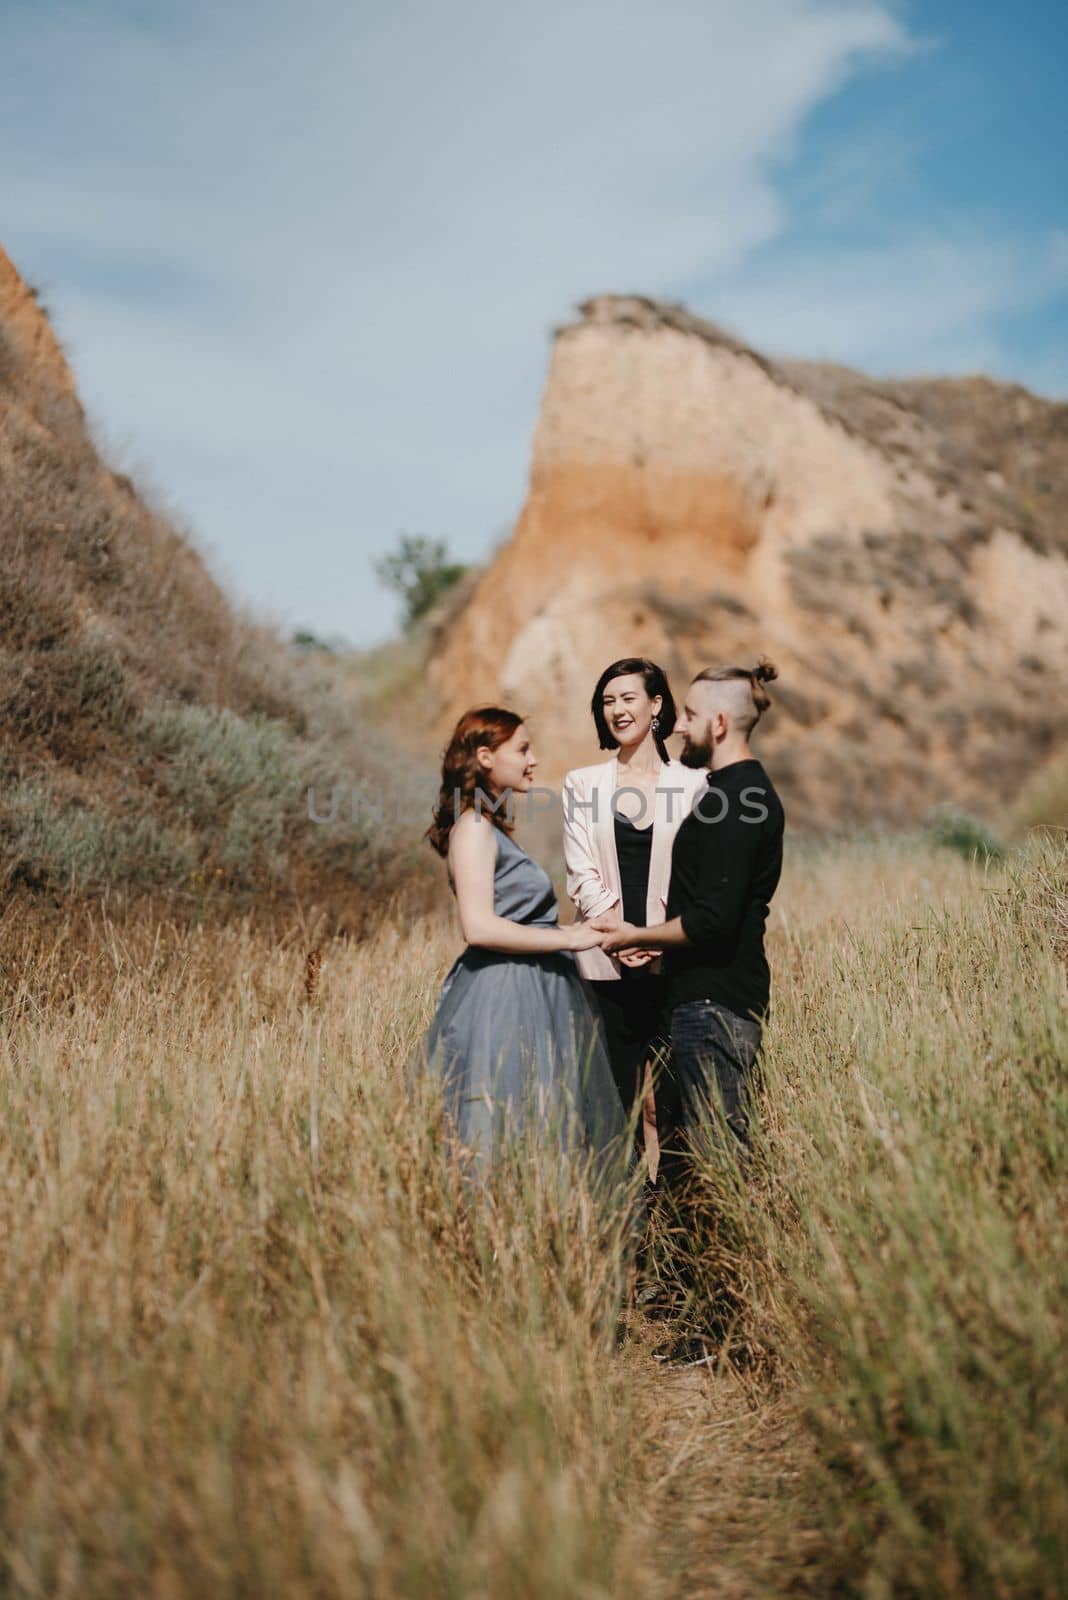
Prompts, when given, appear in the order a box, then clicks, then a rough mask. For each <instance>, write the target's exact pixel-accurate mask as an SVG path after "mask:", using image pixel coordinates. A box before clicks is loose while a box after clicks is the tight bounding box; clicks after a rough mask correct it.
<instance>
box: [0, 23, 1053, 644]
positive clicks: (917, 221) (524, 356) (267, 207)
mask: <svg viewBox="0 0 1068 1600" xmlns="http://www.w3.org/2000/svg"><path fill="white" fill-rule="evenodd" d="M1066 37H1068V29H1066V28H1065V26H1064V23H1063V20H1062V16H1061V15H1059V13H1058V11H1057V10H1056V9H1055V8H1054V6H1053V5H1052V4H1045V3H1042V4H1035V3H1032V4H1029V5H1026V6H1020V5H1018V6H1013V7H1009V6H1008V5H1005V4H997V5H987V6H983V5H982V4H978V5H971V6H966V5H964V4H960V3H955V0H954V3H949V0H945V3H935V0H931V3H926V0H915V3H911V4H906V3H903V0H902V3H895V0H833V3H832V0H747V3H746V4H745V5H744V6H741V5H739V4H737V3H736V0H661V3H660V4H658V5H657V6H656V7H655V8H654V7H653V5H652V4H651V3H645V0H643V3H640V4H639V3H635V0H566V3H565V0H540V3H539V4H538V5H537V6H534V5H533V4H530V5H526V6H512V7H509V6H502V5H501V4H500V0H454V3H453V4H452V5H450V6H443V5H440V4H432V3H430V0H418V3H415V0H390V3H389V4H388V5H386V4H380V5H378V6H368V5H363V6H360V5H356V6H354V5H352V4H351V3H345V0H306V3H305V4H303V5H302V6H301V7H299V8H298V7H297V6H295V5H285V4H282V3H280V0H258V3H256V4H253V3H252V0H218V3H215V4H209V3H207V0H186V3H183V4H181V5H172V6H161V5H153V4H148V3H135V0H128V3H125V4H104V3H96V4H94V3H93V0H81V3H80V4H79V5H77V6H60V5H55V4H50V3H47V0H34V3H33V4H32V5H31V4H22V3H21V0H0V194H2V196H3V208H2V211H0V217H2V219H3V232H2V234H0V239H2V242H3V243H4V245H5V246H6V248H7V249H8V251H9V252H10V254H11V255H12V256H13V258H14V260H15V261H16V263H17V265H18V266H19V267H20V268H21V270H22V271H23V272H24V273H25V275H26V276H27V277H28V278H29V279H30V280H31V282H33V283H34V284H36V285H37V286H38V287H39V288H40V289H41V290H42V292H43V295H44V299H45V301H46V303H47V305H48V307H49V309H50V312H51V314H52V317H53V320H54V322H55V325H56V327H57V330H58V332H59V334H60V337H61V338H62V339H63V341H64V344H65V346H66V348H67V350H68V352H69V354H70V356H71V359H72V361H73V363H74V366H75V370H76V373H77V377H78V380H79V384H80V387H81V391H82V395H83V398H84V399H85V401H86V404H87V406H88V408H89V410H90V414H91V417H92V419H93V422H94V425H95V427H96V431H97V435H98V437H99V439H100V441H101V443H102V445H103V447H104V449H105V451H106V452H107V453H108V455H109V457H110V458H111V459H112V460H113V461H114V462H115V463H116V464H117V465H120V466H123V467H125V468H126V469H127V470H131V471H132V472H133V473H134V474H135V475H136V476H137V477H138V479H139V480H140V481H141V482H142V483H144V484H145V485H146V486H147V487H148V488H149V490H150V492H151V493H152V494H153V495H154V496H155V498H156V499H157V500H158V501H160V502H161V503H162V504H163V505H164V506H165V507H166V508H167V509H168V510H170V511H171V512H172V513H173V514H174V515H175V516H176V517H177V519H178V520H179V521H180V522H181V523H182V524H183V525H184V526H185V527H186V528H187V529H188V530H189V532H190V534H191V536H192V538H193V539H194V541H195V542H196V544H197V545H198V547H199V548H201V549H202V550H203V551H204V552H205V554H206V555H207V558H208V561H209V564H210V565H211V567H212V569H213V571H215V573H216V574H217V575H218V576H219V577H220V579H221V580H222V581H223V583H224V584H225V586H226V588H227V589H228V591H229V592H230V594H231V595H232V596H233V597H234V599H235V600H236V601H237V602H238V603H239V604H242V605H244V606H246V607H247V608H249V609H250V610H252V611H253V612H254V613H255V614H257V615H259V616H262V617H267V618H270V619H272V620H274V621H276V622H278V623H279V624H280V625H281V626H283V627H284V628H287V629H288V628H290V627H294V626H310V627H312V628H313V629H315V630H316V631H317V632H320V633H323V634H328V635H329V634H336V635H341V636H344V637H346V638H348V639H350V640H352V641H353V642H355V643H358V644H370V643H373V642H376V641H378V640H380V639H381V638H383V637H385V636H386V635H387V634H388V633H389V632H391V631H392V630H393V629H394V628H395V626H396V622H397V610H396V606H395V603H394V602H393V600H392V599H391V598H390V597H389V596H388V595H386V594H385V593H384V592H383V591H382V589H381V588H380V587H379V585H378V584H377V582H376V580H375V578H374V575H373V569H372V562H373V559H374V557H375V556H376V555H378V554H380V553H382V552H383V551H385V550H387V549H388V548H390V547H391V546H392V545H393V543H394V542H395V540H396V538H397V535H398V534H399V533H400V532H401V531H409V532H421V533H426V534H430V535H432V536H435V537H443V538H446V539H447V540H448V541H449V543H450V546H451V548H452V550H453V551H454V552H455V554H456V555H458V556H460V557H461V558H464V559H471V560H475V559H480V558H481V557H483V556H485V555H486V554H487V552H488V551H489V550H490V549H492V547H493V545H494V544H495V543H496V542H497V541H498V540H499V539H500V538H501V537H503V536H504V534H505V533H506V532H507V530H508V528H509V527H510V525H511V522H512V521H513V519H514V517H515V515H516V513H517V512H518V510H519V508H520V506H521V504H522V500H523V497H524V493H525V488H526V474H527V468H528V464H529V452H530V437H531V430H532V428H533V424H534V420H535V418H536V414H537V407H538V402H539V398H540V393H541V387H542V384H543V381H544V376H545V368H546V359H547V354H548V337H549V331H550V329H551V327H552V326H553V325H554V324H556V323H559V322H561V321H564V320H567V319H568V318H569V316H570V315H571V314H572V309H573V307H574V304H575V302H576V301H578V300H580V299H582V298H584V297H585V296H587V295H589V294H594V293H599V292H606V291H638V292H643V293H647V294H652V295H658V296H664V297H667V298H671V299H679V300H683V301H685V302H686V303H688V304H689V305H690V306H691V307H692V308H693V309H694V310H696V311H699V312H702V313H704V314H705V315H707V316H710V317H712V318H714V319H715V320H718V321H720V322H723V323H725V324H726V325H728V326H729V327H731V328H733V330H734V331H735V332H737V333H738V334H740V335H741V336H742V337H743V338H745V339H747V340H749V341H750V342H751V343H753V344H755V345H757V346H758V347H760V348H762V349H765V350H767V351H768V352H769V353H780V354H790V355H799V356H812V357H824V358H830V359H835V360H840V361H845V362H849V363H851V364H854V365H857V366H861V367H864V368H867V369H868V370H870V371H873V372H877V373H906V374H907V373H924V372H956V373H959V372H976V371H988V372H991V373H993V374H995V375H997V376H1001V377H1005V378H1012V379H1015V380H1018V381H1020V382H1024V383H1027V384H1030V385H1031V386H1032V387H1035V388H1037V389H1039V390H1041V391H1043V392H1045V393H1049V394H1055V395H1061V396H1066V395H1068V338H1066V335H1068V203H1066V202H1068V194H1066V187H1068V183H1066V176H1065V162H1064V158H1063V151H1064V150H1065V148H1066V147H1068V111H1066V108H1065V107H1066V100H1068V97H1066V96H1065V94H1064V92H1063V83H1064V79H1065V65H1066V55H1068V50H1066V46H1065V42H1064V41H1065V38H1066Z"/></svg>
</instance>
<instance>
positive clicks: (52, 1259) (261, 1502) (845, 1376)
mask: <svg viewBox="0 0 1068 1600" xmlns="http://www.w3.org/2000/svg"><path fill="white" fill-rule="evenodd" d="M1037 848H1039V847H1037V846H1036V849H1037ZM1064 887H1065V885H1064V863H1063V857H1062V856H1059V855H1056V854H1054V853H1052V852H1051V851H1049V850H1048V849H1047V853H1046V854H1045V856H1043V857H1042V858H1041V860H1040V859H1039V858H1038V856H1037V855H1036V856H1035V857H1034V858H1033V859H1031V860H1029V861H1018V860H1013V861H1010V862H1009V863H1008V864H1007V865H1006V866H1004V867H1001V866H998V867H996V868H995V867H991V868H989V869H987V871H985V872H982V871H979V870H977V869H976V868H974V867H971V866H969V865H968V864H967V863H965V862H963V861H961V860H959V859H958V858H956V857H953V856H950V855H946V854H942V855H938V854H935V853H932V852H930V851H927V850H925V849H924V848H922V847H919V846H914V847H908V846H906V845H905V844H901V845H889V844H887V845H881V846H880V845H875V844H860V843H858V844H855V845H842V846H838V847H835V848H834V849H830V850H823V851H817V850H813V851H811V852H809V853H802V852H797V853H795V858H794V860H793V862H792V865H791V867H790V870H789V873H788V877H787V881H786V882H785V884H784V887H783V890H782V891H781V897H780V899H779V901H778V902H777V904H776V908H775V915H774V918H773V928H772V935H771V946H772V951H773V958H774V963H775V982H776V1013H775V1018H774V1021H773V1024H772V1026H771V1028H770V1029H769V1033H768V1043H767V1052H766V1073H765V1087H764V1091H763V1099H762V1114H761V1128H762V1133H761V1137H760V1150H759V1157H758V1166H757V1173H756V1175H755V1178H754V1180H753V1182H752V1183H751V1184H749V1185H748V1186H747V1185H745V1184H741V1183H739V1181H738V1180H737V1178H736V1176H735V1175H734V1172H733V1169H732V1168H731V1167H730V1165H729V1164H727V1163H724V1162H723V1161H722V1160H721V1159H720V1157H719V1156H718V1154H717V1151H716V1148H715V1146H714V1145H710V1146H709V1150H708V1154H707V1161H706V1163H705V1165H704V1167H703V1184H704V1190H705V1199H706V1201H707V1216H708V1218H709V1219H710V1222H709V1228H708V1231H707V1233H705V1234H703V1235H702V1237H701V1238H700V1239H698V1241H697V1253H698V1256H699V1257H701V1256H703V1258H704V1260H705V1264H706V1266H707V1264H708V1263H709V1262H711V1261H712V1260H715V1261H717V1262H719V1263H721V1264H722V1266H723V1271H724V1273H725V1274H726V1276H727V1277H729V1279H730V1288H731V1294H732V1295H733V1308H734V1313H735V1321H734V1324H733V1325H732V1330H731V1333H730V1335H729V1337H728V1338H727V1340H726V1341H725V1343H724V1346H723V1360H722V1362H721V1364H720V1366H719V1367H718V1369H717V1370H716V1371H715V1372H714V1373H701V1372H679V1373H665V1372H663V1371H661V1370H660V1369H659V1368H658V1367H657V1366H656V1365H655V1363H654V1362H653V1361H652V1360H651V1359H650V1355H649V1349H650V1344H651V1342H652V1340H653V1339H654V1338H655V1337H657V1330H656V1329H654V1328H653V1327H651V1326H647V1325H646V1324H645V1323H644V1322H643V1321H642V1319H641V1318H640V1317H637V1316H636V1315H635V1314H634V1313H633V1312H632V1311H631V1310H630V1309H629V1302H628V1277H627V1263H626V1259H625V1254H624V1252H623V1250H622V1249H621V1245H620V1237H619V1234H620V1228H619V1225H618V1223H617V1221H616V1220H615V1219H614V1218H613V1217H611V1216H606V1215H604V1214H603V1213H602V1212H601V1211H600V1210H598V1208H597V1207H596V1206H595V1204H594V1203H593V1202H592V1200H591V1198H590V1196H589V1194H588V1192H587V1191H586V1189H585V1187H584V1186H583V1185H582V1183H581V1182H570V1183H569V1182H567V1181H564V1180H562V1179H560V1178H559V1177H557V1178H555V1179H554V1177H553V1175H552V1174H551V1173H550V1172H548V1171H546V1170H544V1168H543V1166H542V1165H541V1164H539V1162H538V1160H537V1153H536V1152H533V1151H532V1152H529V1153H528V1155H529V1159H528V1160H526V1161H525V1162H517V1163H516V1165H515V1166H514V1167H513V1168H512V1169H510V1170H508V1171H506V1172H504V1173H502V1174H501V1175H500V1178H499V1180H498V1181H497V1183H496V1184H495V1186H494V1189H493V1192H492V1194H491V1195H488V1196H484V1197H482V1198H479V1199H473V1198H472V1197H471V1196H470V1194H469V1193H467V1192H466V1191H465V1190H464V1188H463V1186H462V1184H460V1183H459V1182H458V1179H457V1175H456V1172H455V1170H454V1167H453V1165H452V1162H451V1160H450V1156H449V1152H448V1151H447V1149H446V1148H445V1147H444V1145H443V1143H442V1140H441V1138H440V1136H439V1133H438V1131H437V1130H438V1124H437V1118H436V1107H435V1101H434V1095H433V1091H432V1088H430V1087H428V1086H425V1085H424V1086H422V1087H421V1088H419V1089H418V1090H417V1091H416V1092H414V1093H409V1092H407V1091H406V1090H405V1088H404V1084H403V1081H402V1067H403V1064H404V1062H405V1061H406V1059H407V1056H408V1053H409V1051H410V1049H411V1047H412V1046H413V1044H414V1043H415V1042H416V1040H417V1039H418V1037H419V1035H420V1033H421V1031H422V1029H423V1028H424V1027H425V1025H426V1022H427V1021H428V1018H429V1015H430V1010H431V1007H432V1005H433V1003H434V1000H435V998H436V994H437V989H438V985H439V983H440V979H441V977H442V975H443V973H444V971H445V969H446V967H447V965H448V963H449V961H450V960H451V959H452V957H453V955H454V954H455V953H456V949H457V932H456V928H455V924H454V923H453V921H452V919H451V916H450V915H448V914H444V915H442V914H423V915H418V916H413V915H411V914H409V913H407V912H405V911H404V908H403V905H402V903H401V902H399V901H398V902H396V903H395V904H394V905H393V907H391V908H389V910H388V914H387V916H386V917H385V919H384V921H383V923H382V925H381V926H380V928H379V929H378V931H377V932H376V933H375V935H374V936H373V937H372V938H370V939H368V940H366V941H365V942H363V943H358V944H354V943H351V942H348V941H344V940H336V941H332V942H330V943H328V944H326V945H324V946H323V947H322V949H321V952H320V958H319V960H318V961H312V962H310V963H309V960H308V957H309V954H310V952H311V951H312V950H313V949H315V948H317V941H316V940H310V939H308V938H307V937H306V934H307V932H308V930H307V929H303V930H302V929H301V928H299V927H294V928H292V929H291V930H290V931H289V933H288V935H287V936H286V937H285V938H283V939H281V940H276V941H275V942H274V943H273V944H270V945H268V944H267V943H265V941H264V940H263V938H262V935H261V934H259V933H257V932H255V931H254V930H253V929H252V928H251V927H250V925H249V924H248V923H245V924H243V925H230V926H228V927H219V928H211V927H201V928H199V929H194V930H192V931H190V932H187V933H181V934H180V936H179V934H178V933H177V930H172V934H171V935H170V936H168V935H167V933H166V931H165V930H164V932H162V933H160V930H159V929H157V930H156V933H155V934H151V930H147V931H146V930H143V931H142V932H140V933H138V932H136V930H127V931H125V932H124V931H123V930H121V929H119V928H117V927H115V926H113V925H110V924H107V923H103V924H98V929H97V939H98V944H97V948H96V950H95V951H93V952H91V953H89V954H87V957H86V961H85V964H84V966H83V968H82V969H81V970H80V979H79V982H78V983H77V984H74V985H71V984H66V985H64V984H62V983H60V982H59V981H58V980H59V979H60V978H61V977H62V972H61V971H60V970H59V967H58V965H57V968H56V970H55V971H53V972H52V973H51V974H49V972H48V959H49V958H48V952H47V951H46V950H42V949H41V947H40V946H39V945H34V944H32V943H30V942H28V943H27V960H29V959H30V958H31V957H32V959H33V960H34V961H35V962H36V963H37V964H38V966H40V965H41V964H42V963H43V964H44V967H45V973H44V976H45V977H48V976H52V977H54V978H55V979H56V980H57V981H56V983H55V985H54V989H55V994H56V995H57V996H58V997H59V998H57V999H55V1000H50V999H49V987H50V986H49V985H48V984H47V983H44V982H43V981H42V972H41V971H40V970H37V971H34V972H30V971H28V970H26V971H23V972H21V973H20V972H19V971H18V970H17V968H12V967H9V968H8V969H7V970H6V972H5V981H4V988H3V991H2V1002H3V1020H2V1027H0V1117H2V1125H3V1130H4V1132H3V1139H2V1142H0V1160H2V1167H0V1217H2V1226H3V1232H4V1237H5V1240H6V1242H7V1248H6V1251H5V1255H4V1260H3V1264H2V1266H0V1306H2V1311H0V1428H2V1443H0V1450H2V1453H0V1590H2V1591H3V1592H7V1593H12V1594H18V1595H27V1596H29V1595H35V1596H36V1595H57V1596H78V1597H79V1600H81V1597H87V1596H90V1597H91V1596H115V1595H130V1596H133V1595H137V1596H143V1595H147V1594H151V1595H160V1596H166V1597H171V1596H174V1597H178V1596H187V1595H188V1596H198V1597H199V1596H202V1595H205V1594H210V1595H213V1596H215V1595H234V1596H245V1595H248V1596H253V1595H254V1596H257V1597H259V1596H272V1595H278V1596H281V1595H286V1596H294V1595H302V1596H303V1595H307V1596H316V1597H318V1596H324V1597H325V1596H335V1595H336V1596H342V1595H345V1596H350V1595H367V1596H376V1597H377V1596H383V1597H385V1596H395V1595H412V1596H434V1597H438V1596H464V1597H467V1596H478V1597H483V1596H484V1597H487V1600H488V1597H490V1596H492V1597H494V1600H496V1597H500V1596H509V1597H511V1596H530V1597H535V1596H537V1597H539V1600H540V1597H550V1596H559V1597H561V1600H563V1597H565V1596H567V1597H572V1596H583V1597H587V1600H593V1597H596V1596H612V1597H615V1596H621V1597H627V1596H653V1597H660V1596H663V1597H665V1600H667V1597H671V1596H685V1597H687V1600H689V1597H691V1596H699V1595H703V1594H707V1595H712V1594H716V1595H726V1596H731V1597H733V1596H738V1597H752V1600H761V1597H764V1596H768V1595H776V1594H781V1595H786V1594H797V1593H805V1594H812V1595H823V1594H827V1593H831V1592H836V1593H851V1594H857V1595H864V1596H869V1597H881V1596H883V1595H891V1594H911V1595H917V1596H919V1595H924V1596H927V1595H938V1594H944V1595H953V1596H962V1597H963V1596H969V1597H970V1596H973V1595H991V1596H998V1597H1001V1596H1009V1595H1025V1594H1026V1595H1046V1594H1048V1595H1050V1596H1052V1595H1053V1594H1055V1593H1056V1592H1057V1584H1058V1582H1059V1577H1058V1573H1059V1571H1060V1570H1062V1569H1061V1567H1060V1563H1061V1562H1062V1561H1063V1557H1064V1553H1065V1552H1064V1545H1063V1539H1064V1534H1063V1532H1062V1531H1061V1530H1062V1529H1063V1527H1064V1526H1065V1525H1066V1523H1068V1516H1066V1506H1065V1491H1064V1487H1063V1483H1064V1474H1063V1471H1062V1470H1060V1469H1062V1468H1063V1467H1064V1465H1065V1450H1066V1444H1065V1441H1066V1438H1068V1424H1066V1419H1065V1391H1064V1379H1063V1377H1062V1375H1061V1367H1062V1363H1061V1361H1060V1359H1059V1350H1060V1335H1061V1333H1062V1331H1063V1330H1062V1324H1061V1322H1060V1316H1061V1314H1062V1313H1063V1291H1064V1282H1063V1262H1064V1254H1063V1242H1064V1240H1063V1223H1062V1221H1061V1216H1060V1213H1061V1211H1062V1209H1063V1201H1064V1198H1065V1197H1064V1193H1063V1186H1064V1179H1063V1172H1064V1162H1063V1157H1064V1154H1065V1146H1066V1143H1068V1140H1066V1135H1065V1123H1066V1120H1068V1111H1066V1106H1065V1099H1064V1092H1063V1088H1062V1087H1059V1081H1060V1080H1059V1074H1061V1073H1062V1072H1063V1061H1064V1057H1065V1055H1066V1054H1068V1048H1066V1037H1065V1024H1064V1016H1063V1008H1064V999H1065V989H1064V970H1063V966H1062V964H1061V960H1060V957H1059V956H1058V953H1057V951H1056V950H1055V948H1054V939H1055V935H1056V912H1057V907H1058V904H1059V903H1060V902H1059V900H1058V897H1063V894H1064ZM1060 909H1061V912H1062V913H1063V904H1060ZM13 946H14V939H13V938H11V939H9V948H13ZM70 956H71V950H70V948H67V951H66V955H65V956H64V958H63V964H64V965H65V966H66V965H69V961H70ZM90 956H91V959H90ZM707 1277H708V1283H707V1294H708V1296H709V1297H710V1298H709V1302H708V1308H709V1309H710V1310H711V1311H716V1310H717V1307H716V1305H715V1304H714V1302H715V1296H716V1294H717V1292H719V1291H720V1288H721V1287H722V1286H721V1284H720V1281H719V1279H718V1277H717V1274H716V1273H711V1274H708V1275H707ZM724 1281H725V1280H724ZM699 1310H700V1308H698V1314H699ZM754 1351H757V1352H759V1353H760V1354H761V1357H762V1359H761V1360H760V1361H753V1360H752V1359H751V1356H752V1353H753V1352H754ZM744 1352H748V1353H749V1357H750V1359H748V1361H747V1362H746V1361H744V1360H742V1359H740V1356H741V1354H742V1353H744Z"/></svg>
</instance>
